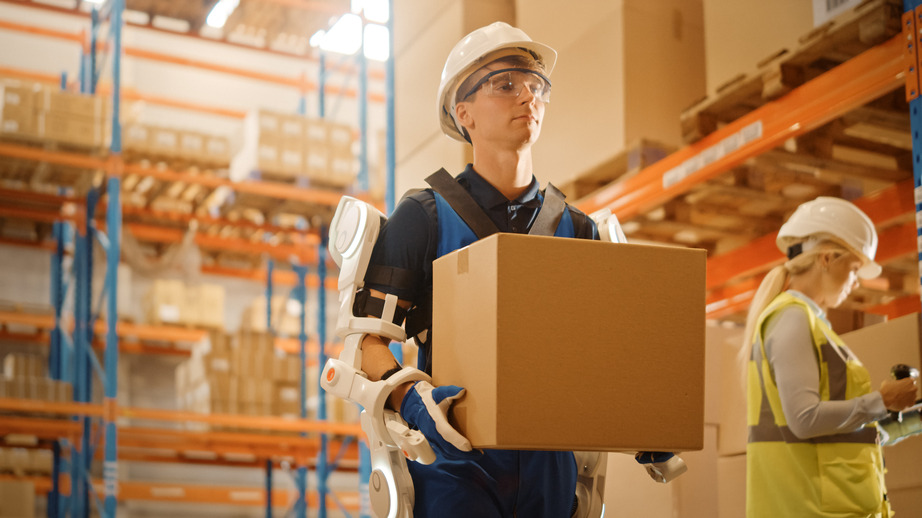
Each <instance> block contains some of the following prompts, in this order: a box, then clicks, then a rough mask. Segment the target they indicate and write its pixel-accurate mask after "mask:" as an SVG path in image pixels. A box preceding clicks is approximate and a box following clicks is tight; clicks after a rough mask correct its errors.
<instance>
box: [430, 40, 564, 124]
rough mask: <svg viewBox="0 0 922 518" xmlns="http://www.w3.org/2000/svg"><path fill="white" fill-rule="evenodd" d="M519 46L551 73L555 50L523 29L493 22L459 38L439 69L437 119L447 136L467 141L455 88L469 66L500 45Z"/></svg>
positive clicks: (555, 56)
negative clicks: (457, 104)
mask: <svg viewBox="0 0 922 518" xmlns="http://www.w3.org/2000/svg"><path fill="white" fill-rule="evenodd" d="M508 48H520V49H524V50H526V51H528V52H530V53H531V54H532V55H534V57H535V59H537V60H538V61H540V62H541V63H542V64H543V65H544V69H545V75H546V76H550V75H551V70H553V69H554V63H555V62H556V61H557V51H555V50H554V49H552V48H550V47H548V46H547V45H544V44H542V43H538V42H535V41H532V40H531V38H529V37H528V35H527V34H525V31H523V30H521V29H517V28H515V27H512V26H511V25H509V24H508V23H503V22H493V23H491V24H490V25H487V26H486V27H481V28H479V29H477V30H475V31H474V32H472V33H470V34H468V35H467V36H465V37H464V38H461V41H459V42H458V43H457V44H456V45H455V47H454V48H453V49H451V53H450V54H449V55H448V59H447V60H446V61H445V67H444V68H443V69H442V80H441V82H440V83H439V98H438V101H439V123H440V124H441V126H442V131H443V132H444V133H445V134H446V135H448V136H449V137H451V138H453V139H455V140H460V141H462V142H466V140H465V138H464V133H463V130H462V129H461V125H460V124H459V123H458V122H457V121H456V120H455V118H454V117H455V90H457V88H458V85H460V84H461V82H462V81H464V79H466V77H467V76H466V75H464V76H463V77H462V75H463V74H464V73H465V72H468V69H469V68H470V67H471V65H473V64H474V63H476V62H477V61H478V60H479V59H481V58H483V57H484V56H486V55H487V54H490V53H491V52H495V51H497V50H501V49H508Z"/></svg>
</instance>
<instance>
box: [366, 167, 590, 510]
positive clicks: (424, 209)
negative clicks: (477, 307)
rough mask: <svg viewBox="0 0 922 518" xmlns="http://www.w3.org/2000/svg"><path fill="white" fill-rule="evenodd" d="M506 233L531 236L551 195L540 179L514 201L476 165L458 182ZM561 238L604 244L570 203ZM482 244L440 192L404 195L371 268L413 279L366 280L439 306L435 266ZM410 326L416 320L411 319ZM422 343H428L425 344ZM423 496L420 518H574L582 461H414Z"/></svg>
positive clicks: (561, 457) (544, 457)
mask: <svg viewBox="0 0 922 518" xmlns="http://www.w3.org/2000/svg"><path fill="white" fill-rule="evenodd" d="M457 180H458V183H459V184H460V185H461V186H462V187H464V188H465V189H466V190H467V191H468V192H469V193H470V195H471V197H472V198H473V199H474V201H475V202H476V203H477V205H479V206H480V207H481V208H482V209H483V210H484V212H485V213H486V214H487V215H488V216H489V218H490V220H492V222H493V223H494V224H495V225H496V228H497V229H499V231H501V232H512V233H520V234H521V233H527V232H528V230H529V229H530V228H531V226H532V224H533V223H534V222H535V218H536V217H537V214H538V212H539V209H540V208H541V205H542V200H543V196H542V194H541V192H539V189H538V182H537V181H536V180H535V179H534V178H532V182H531V185H530V186H529V187H528V189H527V190H526V191H525V192H524V193H523V194H522V195H521V196H520V197H519V198H517V199H516V200H512V201H510V200H508V199H506V197H505V196H504V195H503V194H502V193H500V192H499V191H498V190H497V189H496V188H495V187H493V186H492V185H490V184H489V182H487V181H486V180H485V179H484V178H483V177H481V176H480V175H479V174H477V173H476V172H475V171H474V169H473V167H471V166H470V165H468V167H467V168H466V169H465V170H464V172H462V173H461V174H460V175H458V177H457ZM555 235H557V236H560V237H576V238H582V239H598V231H597V230H596V227H595V224H594V223H593V222H592V221H591V220H590V219H589V218H588V217H587V216H586V215H585V214H583V213H582V212H580V211H578V210H576V209H574V208H572V207H569V206H567V207H566V209H564V213H563V215H562V217H561V218H560V222H559V224H558V226H557V231H556V232H555ZM473 241H476V236H475V235H474V233H473V232H472V231H471V229H470V228H468V227H467V225H465V223H464V221H463V220H462V219H461V218H460V217H459V216H458V214H457V213H456V212H455V211H454V210H453V209H452V208H451V206H450V205H449V204H448V203H447V202H446V201H445V199H444V198H442V197H441V196H440V195H438V194H436V193H434V192H433V190H431V189H426V190H424V191H420V192H418V193H415V194H413V195H410V196H408V197H406V198H404V199H403V200H402V201H401V202H400V203H399V204H398V205H397V207H396V209H395V211H394V213H393V215H392V216H391V217H390V219H388V221H387V223H386V224H385V225H384V227H383V228H382V230H381V234H380V236H379V237H378V241H377V243H376V245H375V249H374V252H373V254H372V259H371V265H370V267H369V271H372V270H373V269H374V268H375V267H381V266H383V267H389V268H395V269H399V270H400V271H402V272H405V273H407V275H408V276H410V277H413V280H412V282H411V283H409V284H405V285H404V286H402V287H398V288H395V287H393V286H388V285H384V284H379V283H376V282H374V280H375V279H366V280H367V281H368V282H367V284H366V285H367V286H368V287H370V288H373V289H376V290H379V291H381V292H384V293H392V294H394V295H397V296H398V297H399V298H400V299H403V300H407V301H410V302H411V303H413V304H414V305H420V306H423V308H424V311H431V309H430V308H429V307H426V306H427V305H428V304H429V301H431V292H432V262H433V261H434V260H435V259H436V258H438V257H440V256H442V255H444V254H447V253H449V252H451V251H454V250H456V249H458V248H461V247H463V246H467V245H468V244H470V243H472V242H473ZM408 327H409V322H408ZM425 338H426V339H425V340H422V343H421V344H420V352H419V361H418V365H419V368H420V369H423V370H425V371H426V372H427V373H429V374H431V373H432V365H431V348H430V347H431V344H430V343H428V336H425ZM417 342H418V343H419V342H420V340H419V339H418V340H417ZM408 465H409V469H410V474H411V475H412V477H413V485H414V488H415V491H416V502H415V505H414V515H415V516H416V517H418V518H423V517H430V518H436V517H437V518H453V517H458V518H461V517H464V518H467V517H478V518H493V517H495V518H503V517H513V516H518V517H528V518H566V517H569V516H570V512H571V506H572V504H573V496H574V491H575V488H576V475H577V472H576V463H575V461H574V458H573V454H572V453H570V452H547V451H515V450H485V452H484V454H483V455H482V456H480V457H479V458H478V459H477V460H474V461H468V460H465V461H457V460H446V459H442V458H439V459H438V460H436V462H434V463H433V464H430V465H423V464H419V463H417V462H408Z"/></svg>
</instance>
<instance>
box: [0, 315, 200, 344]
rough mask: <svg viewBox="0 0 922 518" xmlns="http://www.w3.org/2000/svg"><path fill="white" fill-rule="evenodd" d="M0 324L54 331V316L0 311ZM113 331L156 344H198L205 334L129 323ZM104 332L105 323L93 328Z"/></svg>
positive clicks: (174, 327)
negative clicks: (155, 342)
mask: <svg viewBox="0 0 922 518" xmlns="http://www.w3.org/2000/svg"><path fill="white" fill-rule="evenodd" d="M0 323H7V324H20V325H27V326H32V327H36V328H39V329H54V315H47V314H35V313H25V312H21V311H0ZM115 330H116V333H117V334H118V336H119V337H120V338H133V339H135V340H146V341H158V342H198V341H201V340H202V339H203V338H204V337H205V334H206V333H207V331H205V330H203V329H189V328H186V327H180V326H168V325H156V326H151V325H142V324H133V323H131V322H119V323H118V324H117V325H116V328H115ZM105 331H106V323H105V321H102V320H100V321H97V322H96V326H95V332H96V334H97V335H99V336H102V335H104V334H105Z"/></svg>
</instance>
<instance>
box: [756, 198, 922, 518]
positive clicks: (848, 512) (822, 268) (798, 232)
mask: <svg viewBox="0 0 922 518" xmlns="http://www.w3.org/2000/svg"><path fill="white" fill-rule="evenodd" d="M777 245H778V247H779V248H780V249H781V251H782V252H783V253H785V254H786V255H787V258H788V260H787V262H785V263H784V264H782V265H780V266H777V267H775V268H774V269H773V270H771V271H770V272H769V273H768V275H766V277H765V279H764V280H763V281H762V284H761V285H760V286H759V289H758V291H757V292H756V295H755V298H754V299H753V302H752V306H751V307H750V310H749V315H748V318H747V322H746V332H745V335H744V336H745V337H747V338H746V340H745V350H744V353H748V354H746V357H747V358H748V359H749V361H748V382H747V398H748V412H747V422H748V425H749V443H748V445H747V448H746V453H747V469H746V471H747V473H746V475H747V479H746V515H747V517H748V518H763V517H764V518H779V517H837V518H845V517H849V518H851V517H874V518H886V517H889V516H891V515H892V512H891V511H890V505H889V502H888V501H887V494H886V488H885V485H884V469H883V459H882V456H881V450H880V444H881V441H880V439H879V437H880V436H881V435H884V434H880V433H879V427H878V421H882V420H883V421H882V422H881V424H883V423H884V422H886V421H893V420H889V419H887V417H888V416H889V411H899V410H903V409H905V408H908V407H910V406H911V405H913V403H914V402H915V399H916V393H917V383H918V381H917V379H916V378H912V377H910V378H906V379H902V380H887V381H884V382H883V383H882V384H881V387H880V390H878V391H873V390H872V388H871V381H870V377H869V375H868V371H867V369H865V368H864V366H863V365H862V364H861V362H860V361H859V360H858V358H856V357H855V355H854V354H853V353H852V352H851V351H850V350H849V349H848V347H847V346H846V345H845V344H844V343H843V342H842V340H841V339H840V338H839V336H838V335H836V333H835V332H833V330H832V327H831V326H830V324H829V321H828V320H827V319H826V311H827V310H828V309H829V308H835V307H836V306H838V305H839V304H841V303H842V302H843V301H844V300H845V299H846V297H848V295H849V293H850V292H851V291H852V290H853V289H854V288H855V287H856V286H857V285H858V278H859V277H860V278H864V279H870V278H874V277H877V276H878V275H880V271H881V267H880V265H878V264H877V263H875V262H874V254H875V252H876V250H877V232H876V230H875V229H874V224H873V223H872V222H871V220H870V218H868V217H867V215H865V214H864V213H863V212H862V211H861V210H860V209H858V208H857V207H856V206H855V205H853V204H851V203H849V202H847V201H845V200H842V199H839V198H830V197H819V198H817V199H815V200H813V201H809V202H806V203H804V204H802V205H801V206H800V207H798V208H797V210H796V211H795V212H794V214H793V215H791V217H790V219H788V221H787V222H786V223H785V224H784V225H783V226H782V227H781V229H780V230H779V232H778V238H777ZM887 427H888V431H889V435H885V436H886V437H887V440H888V441H889V442H891V443H892V442H896V440H898V439H900V438H902V437H904V436H906V435H910V434H913V433H919V432H920V431H922V421H920V417H919V412H918V411H915V412H911V413H907V415H905V416H904V418H903V420H902V422H899V423H896V422H892V423H891V424H890V425H888V426H887Z"/></svg>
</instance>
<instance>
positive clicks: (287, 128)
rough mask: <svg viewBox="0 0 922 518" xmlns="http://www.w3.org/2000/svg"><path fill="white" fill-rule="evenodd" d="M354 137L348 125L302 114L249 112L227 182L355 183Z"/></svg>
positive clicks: (340, 184) (265, 111)
mask: <svg viewBox="0 0 922 518" xmlns="http://www.w3.org/2000/svg"><path fill="white" fill-rule="evenodd" d="M354 141H355V139H354V137H353V134H352V129H351V128H350V127H349V126H346V125H342V124H335V123H330V122H327V121H324V120H322V119H311V118H307V117H304V116H301V115H291V114H284V113H277V112H272V111H267V110H254V111H251V112H250V113H248V114H247V117H246V119H245V120H244V132H243V146H242V148H241V150H240V152H239V153H238V154H237V155H236V156H235V157H234V159H233V160H232V162H231V178H232V179H235V180H241V179H244V178H248V177H249V176H250V175H251V173H252V172H254V171H259V172H260V173H261V174H262V175H263V176H264V177H272V178H278V179H282V180H297V179H300V178H303V179H306V180H308V181H310V182H311V183H313V184H320V185H336V186H344V185H349V184H351V183H352V182H353V181H354V180H355V173H356V161H355V154H354V151H353V145H354Z"/></svg>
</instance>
